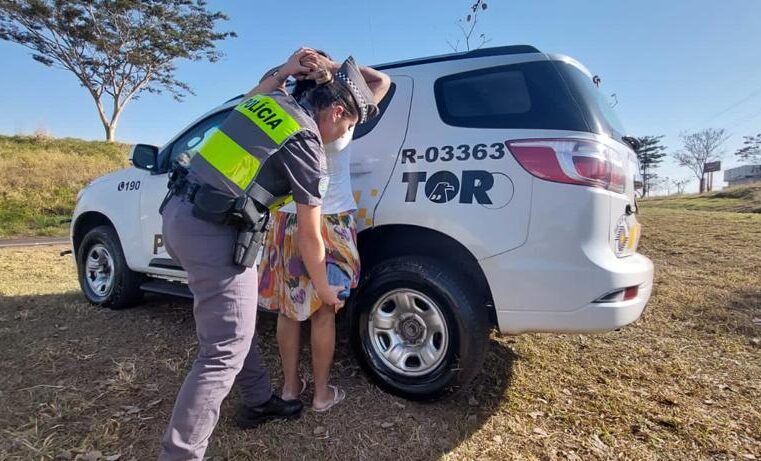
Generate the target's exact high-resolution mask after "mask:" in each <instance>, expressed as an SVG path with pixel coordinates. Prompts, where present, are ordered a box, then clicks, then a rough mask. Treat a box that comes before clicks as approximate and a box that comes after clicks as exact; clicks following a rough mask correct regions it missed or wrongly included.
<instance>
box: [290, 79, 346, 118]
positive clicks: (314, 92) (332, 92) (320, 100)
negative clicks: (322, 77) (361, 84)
mask: <svg viewBox="0 0 761 461" xmlns="http://www.w3.org/2000/svg"><path fill="white" fill-rule="evenodd" d="M304 97H305V98H306V100H307V101H308V102H309V104H311V105H312V107H313V108H314V110H315V111H317V112H318V113H319V112H321V111H322V110H324V109H328V108H330V107H331V106H332V105H333V104H339V105H341V106H342V107H343V108H344V109H345V110H346V112H347V113H348V115H349V116H352V117H359V107H357V103H356V101H354V96H353V95H352V94H351V91H349V89H348V88H347V87H346V86H345V85H342V84H341V83H339V81H338V80H337V79H335V78H334V79H333V80H331V81H330V82H328V83H326V84H324V85H319V86H316V87H314V88H313V89H311V90H309V91H308V92H307V93H306V94H305V95H304Z"/></svg>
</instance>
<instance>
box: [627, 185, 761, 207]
mask: <svg viewBox="0 0 761 461" xmlns="http://www.w3.org/2000/svg"><path fill="white" fill-rule="evenodd" d="M639 203H640V205H641V206H642V208H643V209H648V208H668V209H673V210H691V211H726V212H734V213H761V184H751V185H748V186H740V187H734V188H732V189H725V190H721V191H718V192H709V193H706V194H694V195H679V196H669V197H654V198H646V199H644V200H641V201H640V202H639Z"/></svg>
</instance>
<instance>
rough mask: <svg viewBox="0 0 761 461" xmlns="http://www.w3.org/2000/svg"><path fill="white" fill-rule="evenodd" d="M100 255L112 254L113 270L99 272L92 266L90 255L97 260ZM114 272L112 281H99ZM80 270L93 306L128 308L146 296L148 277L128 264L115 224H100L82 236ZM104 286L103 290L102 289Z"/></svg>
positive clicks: (79, 272)
mask: <svg viewBox="0 0 761 461" xmlns="http://www.w3.org/2000/svg"><path fill="white" fill-rule="evenodd" d="M98 254H101V255H104V254H107V255H108V259H109V260H110V263H108V264H107V265H110V266H111V269H110V271H105V270H101V271H100V272H96V271H94V270H91V269H88V265H87V263H88V258H93V259H97V258H96V256H97V255H98ZM101 259H102V258H101ZM111 272H112V273H113V278H111V279H110V280H111V283H105V282H104V283H96V279H97V276H98V274H100V275H103V276H106V275H107V274H110V273H111ZM77 273H78V276H79V286H80V287H81V288H82V292H83V293H84V295H85V297H86V298H87V300H88V301H90V303H91V304H93V305H96V306H102V307H107V308H109V309H124V308H127V307H130V306H133V305H134V304H135V303H136V302H138V301H139V300H140V299H141V298H142V296H143V292H142V290H140V284H141V283H143V281H144V280H145V277H144V276H143V275H142V274H139V273H137V272H134V271H132V270H130V268H129V267H128V266H127V261H126V259H125V258H124V250H122V246H121V243H120V242H119V236H118V235H117V234H116V231H115V230H114V229H113V228H112V227H111V226H98V227H96V228H94V229H92V230H90V231H89V232H87V234H85V236H84V238H82V243H81V244H80V245H79V249H78V250H77ZM88 279H89V281H88ZM94 286H95V287H94ZM101 286H102V287H103V288H102V289H100V287H101Z"/></svg>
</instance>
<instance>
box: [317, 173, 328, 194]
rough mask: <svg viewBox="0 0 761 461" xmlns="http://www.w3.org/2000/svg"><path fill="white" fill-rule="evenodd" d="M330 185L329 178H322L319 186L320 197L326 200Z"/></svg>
mask: <svg viewBox="0 0 761 461" xmlns="http://www.w3.org/2000/svg"><path fill="white" fill-rule="evenodd" d="M328 184H330V178H328V177H327V176H323V177H321V178H320V184H319V185H318V186H317V190H319V191H320V197H322V198H325V193H327V192H328Z"/></svg>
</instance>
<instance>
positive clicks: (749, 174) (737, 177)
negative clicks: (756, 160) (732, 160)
mask: <svg viewBox="0 0 761 461" xmlns="http://www.w3.org/2000/svg"><path fill="white" fill-rule="evenodd" d="M724 181H726V182H727V184H728V185H729V187H734V186H740V185H742V184H750V183H752V182H759V181H761V165H743V166H738V167H735V168H730V169H728V170H726V171H724Z"/></svg>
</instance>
